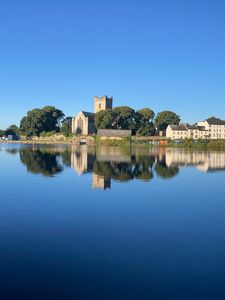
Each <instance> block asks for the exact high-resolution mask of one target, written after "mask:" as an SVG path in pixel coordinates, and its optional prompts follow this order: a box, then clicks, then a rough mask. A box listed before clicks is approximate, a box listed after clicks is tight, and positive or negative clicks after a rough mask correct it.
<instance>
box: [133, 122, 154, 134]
mask: <svg viewBox="0 0 225 300" xmlns="http://www.w3.org/2000/svg"><path fill="white" fill-rule="evenodd" d="M137 135H141V136H153V135H155V126H154V124H153V123H152V122H149V123H146V124H145V125H142V126H141V127H140V128H139V129H138V131H137Z"/></svg>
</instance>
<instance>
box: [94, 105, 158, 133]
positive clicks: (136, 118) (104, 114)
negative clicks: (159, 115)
mask: <svg viewBox="0 0 225 300" xmlns="http://www.w3.org/2000/svg"><path fill="white" fill-rule="evenodd" d="M154 115H155V114H154V112H153V111H152V110H151V109H149V108H143V109H141V110H139V111H137V112H135V110H134V109H132V108H131V107H129V106H120V107H115V108H114V109H110V110H102V111H100V112H98V113H97V114H96V115H95V127H96V129H97V130H98V129H125V130H132V134H136V133H137V134H139V135H154V133H155V129H154V125H153V123H152V120H153V118H154Z"/></svg>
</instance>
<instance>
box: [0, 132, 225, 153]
mask: <svg viewBox="0 0 225 300" xmlns="http://www.w3.org/2000/svg"><path fill="white" fill-rule="evenodd" d="M84 140H85V142H87V144H88V145H96V146H130V145H133V146H143V147H170V148H184V149H195V150H214V151H225V140H209V141H206V140H197V141H196V140H189V139H186V140H181V141H179V142H174V141H168V144H167V145H159V144H157V143H156V142H154V143H152V141H151V140H150V139H149V138H146V139H143V138H142V139H140V140H139V139H137V138H135V139H131V138H130V137H124V138H120V139H115V138H100V137H98V136H86V137H85V136H72V137H64V136H62V135H55V136H49V137H36V138H33V139H21V140H19V141H5V140H4V141H2V140H0V143H15V144H66V145H79V144H80V142H82V141H84Z"/></svg>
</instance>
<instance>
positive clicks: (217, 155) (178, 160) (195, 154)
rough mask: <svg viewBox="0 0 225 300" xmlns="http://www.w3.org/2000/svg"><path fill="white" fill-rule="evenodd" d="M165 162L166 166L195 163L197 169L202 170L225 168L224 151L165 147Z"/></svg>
mask: <svg viewBox="0 0 225 300" xmlns="http://www.w3.org/2000/svg"><path fill="white" fill-rule="evenodd" d="M166 164H167V166H173V165H177V166H182V165H183V166H187V165H195V166H197V169H198V170H199V171H204V172H208V171H213V170H215V171H216V170H225V153H224V152H216V151H215V152H214V151H213V152H206V151H187V150H183V149H167V151H166Z"/></svg>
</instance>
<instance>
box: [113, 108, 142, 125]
mask: <svg viewBox="0 0 225 300" xmlns="http://www.w3.org/2000/svg"><path fill="white" fill-rule="evenodd" d="M112 113H113V123H112V127H113V128H114V129H128V130H135V128H136V115H135V111H134V110H133V109H132V108H131V107H129V106H120V107H115V108H114V109H113V111H112Z"/></svg>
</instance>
